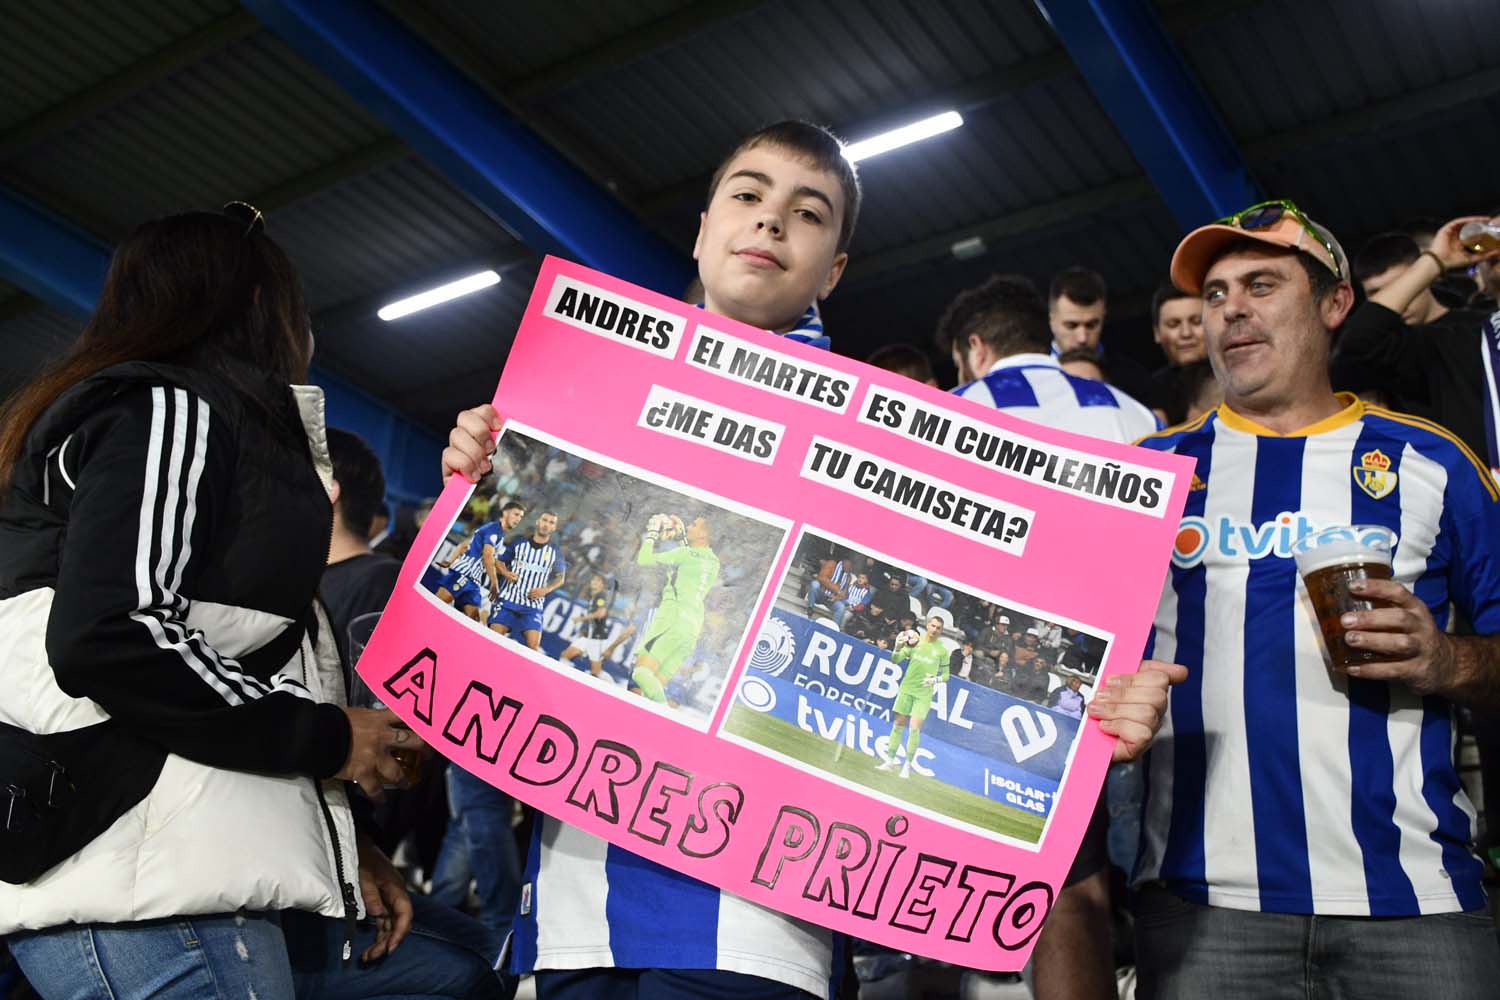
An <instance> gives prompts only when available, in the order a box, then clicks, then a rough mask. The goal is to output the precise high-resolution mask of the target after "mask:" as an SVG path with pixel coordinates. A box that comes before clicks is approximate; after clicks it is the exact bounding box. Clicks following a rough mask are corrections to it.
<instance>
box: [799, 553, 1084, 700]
mask: <svg viewBox="0 0 1500 1000" xmlns="http://www.w3.org/2000/svg"><path fill="white" fill-rule="evenodd" d="M805 564H806V565H805V568H806V570H807V573H808V576H809V578H810V579H809V582H808V586H807V593H806V604H805V606H804V607H803V608H801V609H798V610H802V611H805V612H806V614H807V616H808V617H810V618H814V619H816V620H819V621H821V622H822V623H823V624H824V625H825V626H829V627H833V628H836V629H839V630H840V631H843V632H845V633H847V634H848V635H851V636H853V637H854V638H856V639H860V640H862V641H864V642H868V643H870V644H871V645H874V646H876V647H878V648H880V649H886V650H888V649H893V648H894V647H895V645H896V637H897V636H899V635H900V634H901V633H902V632H905V631H908V630H911V629H914V628H916V627H917V624H918V623H919V622H923V621H925V620H926V619H927V618H928V617H929V616H931V615H933V614H937V615H939V616H940V617H942V618H944V619H945V620H946V622H947V625H946V626H945V628H944V631H943V641H944V642H945V643H946V644H947V645H948V646H949V647H950V648H951V650H952V655H953V659H952V661H951V663H950V672H951V673H952V674H953V675H955V676H957V677H960V678H963V679H964V680H968V681H972V682H973V683H975V684H982V685H984V686H985V687H989V688H993V689H994V690H996V691H1000V692H1002V693H1004V694H1008V695H1011V696H1013V697H1017V698H1022V699H1025V700H1027V701H1031V702H1034V703H1036V704H1038V705H1046V706H1048V707H1053V706H1054V704H1055V701H1056V699H1055V695H1056V692H1057V691H1060V690H1064V689H1066V688H1067V686H1068V679H1069V678H1077V679H1078V680H1079V681H1080V683H1081V684H1083V685H1088V686H1090V687H1092V685H1093V683H1094V679H1095V678H1096V677H1097V676H1098V673H1099V667H1100V663H1101V661H1102V660H1103V655H1104V644H1103V642H1102V641H1101V640H1098V639H1096V638H1091V637H1090V636H1088V635H1086V634H1084V633H1083V632H1081V631H1079V630H1077V629H1071V628H1069V629H1065V628H1063V626H1061V625H1059V624H1058V623H1056V622H1052V621H1048V620H1046V619H1044V618H1038V617H1036V616H1034V615H1031V614H1028V613H1026V612H1024V611H1019V610H1017V609H1015V608H1012V607H1008V606H1006V605H1002V604H997V603H995V602H993V601H990V600H989V599H987V598H982V597H975V596H973V595H970V594H967V593H965V592H963V591H962V590H957V589H953V588H949V587H945V586H943V585H941V584H938V583H936V582H934V581H932V580H929V579H927V578H925V577H923V576H920V575H918V574H916V573H912V572H910V571H907V570H904V569H901V568H899V567H896V566H893V565H891V564H890V563H887V562H884V561H882V560H880V559H877V558H876V557H875V556H872V555H868V554H865V553H861V552H855V551H851V550H850V549H848V548H846V547H843V546H831V547H829V548H827V549H826V550H824V551H822V552H819V553H817V554H815V555H813V556H812V557H810V558H808V559H806V560H805ZM1068 704H1069V706H1070V708H1071V707H1073V706H1072V702H1071V701H1070V700H1069V701H1068ZM1081 704H1082V703H1081V701H1080V702H1079V707H1078V711H1079V712H1081ZM1070 714H1075V715H1076V714H1078V713H1075V712H1071V711H1070Z"/></svg>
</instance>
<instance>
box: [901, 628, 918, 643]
mask: <svg viewBox="0 0 1500 1000" xmlns="http://www.w3.org/2000/svg"><path fill="white" fill-rule="evenodd" d="M896 641H897V642H899V643H900V644H901V645H903V646H915V645H916V644H917V643H919V642H921V641H922V633H921V632H918V631H917V630H916V629H914V628H909V629H907V630H906V631H905V632H902V633H901V634H900V635H898V636H896Z"/></svg>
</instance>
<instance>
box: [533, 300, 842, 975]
mask: <svg viewBox="0 0 1500 1000" xmlns="http://www.w3.org/2000/svg"><path fill="white" fill-rule="evenodd" d="M822 333H823V327H822V322H821V320H820V319H819V318H818V313H817V308H816V306H813V307H810V308H809V309H808V311H807V312H806V313H805V314H804V315H803V317H802V320H801V322H799V324H798V327H797V329H796V330H793V331H792V332H791V333H789V334H787V335H786V336H787V337H788V338H790V339H793V340H800V341H802V342H804V343H808V344H811V345H812V346H814V347H821V348H825V349H826V348H827V346H828V338H827V337H825V336H822ZM653 613H654V612H653ZM649 630H650V623H649V621H647V622H644V623H642V627H641V634H643V635H644V634H646V633H647V632H648V631H649ZM536 820H537V821H536V823H535V824H534V825H533V827H532V837H531V849H530V851H529V852H528V853H527V857H526V876H525V879H526V881H525V883H524V884H523V885H522V887H521V903H520V908H519V911H518V914H517V917H516V924H515V933H514V934H513V935H512V937H511V952H512V955H511V969H512V970H513V971H515V972H518V973H526V972H532V971H534V970H538V969H590V968H620V969H722V970H724V971H726V972H739V973H743V974H745V975H750V976H759V977H761V978H763V979H770V980H773V981H775V982H778V983H786V984H788V985H790V986H794V987H796V988H798V989H801V990H806V991H807V992H809V993H811V994H813V995H814V996H819V997H822V996H827V997H832V996H833V995H834V994H835V993H836V992H837V990H838V987H839V982H840V975H839V973H840V972H841V971H842V969H843V964H844V963H843V956H842V954H841V953H840V945H839V942H840V941H841V940H842V938H841V937H839V936H837V935H834V934H833V933H832V932H830V931H828V930H825V929H824V928H821V927H815V926H813V925H811V924H807V923H803V922H802V921H800V920H794V919H793V918H791V917H788V916H783V915H782V914H780V913H777V912H776V911H774V910H769V909H766V908H765V907H762V906H759V905H757V904H755V903H751V902H748V901H746V900H744V899H741V898H740V897H738V896H735V895H734V894H732V893H729V892H724V891H722V890H720V889H718V888H716V887H714V886H712V885H709V884H707V883H706V882H700V881H698V880H697V879H694V878H690V877H688V876H686V875H683V874H680V873H678V872H675V871H673V870H671V869H669V868H666V867H664V866H662V865H658V864H656V863H655V862H654V861H648V860H646V859H645V858H642V857H640V856H638V855H635V854H632V853H631V852H629V851H627V850H625V849H623V848H620V847H614V846H612V845H611V844H610V843H609V842H608V841H606V840H603V839H601V838H599V837H595V836H594V835H592V834H589V833H585V832H583V831H582V830H579V829H578V828H577V827H572V826H569V825H567V824H566V823H563V822H561V821H559V820H557V819H554V818H553V817H551V816H548V815H545V814H542V813H538V815H537V818H536Z"/></svg>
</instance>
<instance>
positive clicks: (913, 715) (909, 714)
mask: <svg viewBox="0 0 1500 1000" xmlns="http://www.w3.org/2000/svg"><path fill="white" fill-rule="evenodd" d="M942 632H943V619H942V618H940V617H938V616H937V615H933V616H932V617H931V618H929V619H927V633H926V634H925V635H923V634H922V633H920V632H918V631H917V630H916V629H911V630H909V631H906V632H902V633H901V634H900V635H898V636H897V637H896V651H895V652H894V653H892V654H891V660H892V661H894V662H896V663H905V664H906V665H907V666H906V673H905V674H904V675H903V676H902V678H901V687H900V689H899V690H897V692H896V705H895V707H894V708H893V709H892V711H893V713H894V715H895V717H896V718H895V722H894V725H892V727H891V736H890V739H888V740H886V744H885V755H886V761H885V763H884V764H881V765H880V766H879V767H878V768H876V770H877V771H894V770H895V769H896V768H898V767H899V768H901V777H903V778H909V777H911V764H912V761H913V760H915V759H916V756H917V747H919V746H921V745H922V723H923V722H925V721H926V720H927V713H928V712H929V711H931V710H932V695H933V692H934V691H935V690H936V689H937V686H938V685H939V684H943V683H945V682H947V680H948V648H947V647H946V646H944V645H943V644H942V642H941V641H939V639H938V636H940V635H941V634H942ZM908 722H910V723H911V734H910V735H909V736H907V738H906V761H905V763H902V762H901V760H899V759H898V758H897V757H896V748H897V747H898V746H900V745H901V730H902V728H903V727H905V726H906V724H907V723H908Z"/></svg>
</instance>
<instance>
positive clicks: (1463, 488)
mask: <svg viewBox="0 0 1500 1000" xmlns="http://www.w3.org/2000/svg"><path fill="white" fill-rule="evenodd" d="M1458 465H1459V468H1458V469H1456V470H1455V471H1453V472H1451V473H1450V478H1449V486H1448V495H1447V496H1446V497H1445V498H1444V499H1445V503H1444V508H1443V522H1444V523H1443V526H1442V530H1443V531H1444V532H1447V533H1451V536H1452V538H1453V552H1454V557H1453V561H1452V564H1451V565H1450V566H1449V579H1448V588H1449V593H1450V594H1451V596H1452V598H1453V602H1454V603H1455V604H1457V605H1458V607H1459V609H1460V610H1461V611H1463V613H1464V615H1465V616H1466V617H1467V618H1468V619H1469V621H1470V622H1472V623H1473V625H1474V631H1475V632H1478V633H1479V634H1480V635H1500V500H1497V499H1496V492H1495V486H1494V482H1493V480H1492V479H1489V477H1488V476H1487V475H1486V474H1485V473H1484V472H1482V471H1481V470H1479V469H1478V468H1476V467H1475V466H1474V465H1473V464H1472V463H1470V462H1468V461H1461V462H1459V463H1458Z"/></svg>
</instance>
